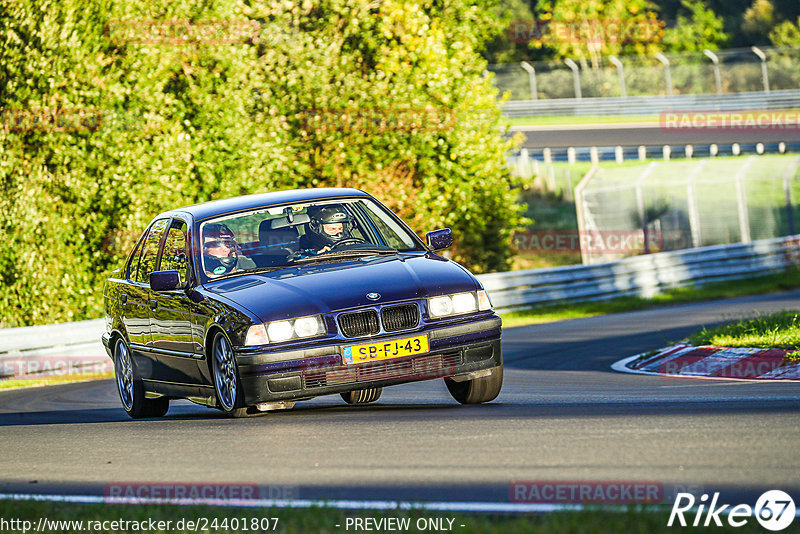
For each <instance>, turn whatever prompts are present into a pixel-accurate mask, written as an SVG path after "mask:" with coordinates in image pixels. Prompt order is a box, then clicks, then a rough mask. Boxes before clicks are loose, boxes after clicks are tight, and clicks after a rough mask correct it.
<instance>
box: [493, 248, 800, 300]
mask: <svg viewBox="0 0 800 534" xmlns="http://www.w3.org/2000/svg"><path fill="white" fill-rule="evenodd" d="M799 245H800V236H789V237H780V238H776V239H767V240H763V241H754V242H752V243H746V244H744V243H742V244H735V245H718V246H713V247H703V248H695V249H687V250H679V251H674V252H661V253H659V254H648V255H643V256H635V257H631V258H626V259H623V260H620V261H616V262H612V263H604V264H599V265H591V266H583V265H576V266H566V267H555V268H551V269H532V270H528V271H513V272H507V273H494V274H484V275H480V276H479V277H478V278H479V279H480V280H481V283H483V286H484V288H486V290H487V291H488V292H489V295H490V297H491V299H492V304H494V307H495V309H497V310H498V311H501V312H502V311H509V310H514V309H519V308H528V307H532V306H536V305H540V304H546V303H550V302H555V301H566V302H578V301H588V300H604V299H611V298H615V297H622V296H628V295H639V296H643V297H649V296H652V295H654V294H655V293H657V292H658V291H660V290H662V289H669V288H676V287H682V286H686V285H690V284H697V285H701V284H706V283H709V282H717V281H723V280H734V279H741V278H748V277H752V276H758V275H763V274H768V273H770V272H775V271H781V270H784V269H786V268H787V267H789V266H790V265H793V264H797V262H798V255H799V254H800V252H799V250H800V249H798V246H799Z"/></svg>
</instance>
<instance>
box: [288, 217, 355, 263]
mask: <svg viewBox="0 0 800 534" xmlns="http://www.w3.org/2000/svg"><path fill="white" fill-rule="evenodd" d="M309 217H310V219H311V220H310V221H309V222H308V224H307V225H306V233H305V234H303V236H302V237H300V248H301V249H307V250H312V251H314V252H316V253H317V254H322V253H324V252H328V251H329V250H331V249H332V248H333V247H334V246H336V244H337V243H339V242H342V241H343V240H345V239H353V238H352V236H351V234H350V230H351V228H352V220H353V219H352V217H351V216H350V214H349V213H347V212H346V211H345V210H344V209H343V208H342V207H340V206H322V207H320V208H316V209H314V208H311V209H309Z"/></svg>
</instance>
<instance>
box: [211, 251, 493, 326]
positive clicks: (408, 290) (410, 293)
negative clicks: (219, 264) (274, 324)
mask: <svg viewBox="0 0 800 534" xmlns="http://www.w3.org/2000/svg"><path fill="white" fill-rule="evenodd" d="M479 287H480V285H479V283H478V282H477V280H476V279H475V277H474V276H472V275H471V274H470V273H469V272H468V271H467V270H466V269H464V268H463V267H461V266H460V265H458V264H457V263H455V262H452V261H449V260H447V259H445V258H442V257H441V256H437V255H435V254H423V255H393V256H373V257H369V258H361V259H355V260H347V261H343V262H336V263H328V264H310V265H301V266H298V267H292V268H286V269H281V270H278V271H273V272H267V273H257V274H251V275H243V276H238V277H235V278H230V279H227V280H220V281H218V282H212V283H209V284H206V285H205V288H206V289H207V290H209V291H213V292H214V293H217V294H220V295H222V296H224V297H225V298H227V299H229V300H230V301H232V302H233V303H235V304H239V305H241V306H243V307H245V308H246V309H248V310H249V311H250V312H252V313H254V314H256V315H257V316H258V317H259V318H260V320H261V321H262V322H269V321H274V320H280V319H288V318H291V317H302V316H305V315H316V314H319V313H327V312H330V311H335V310H342V309H347V308H354V307H359V306H371V305H375V304H386V303H390V302H396V301H399V300H410V299H418V298H426V297H431V296H436V295H442V294H446V293H457V292H460V291H474V290H476V289H478V288H479ZM368 293H378V294H379V295H380V298H378V299H377V300H370V299H368V298H367V294H368Z"/></svg>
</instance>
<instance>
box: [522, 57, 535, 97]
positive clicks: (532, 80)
mask: <svg viewBox="0 0 800 534" xmlns="http://www.w3.org/2000/svg"><path fill="white" fill-rule="evenodd" d="M520 65H521V66H522V68H523V69H525V72H527V73H528V83H529V84H530V86H531V100H538V99H539V91H537V89H536V69H534V68H533V65H531V64H530V63H528V62H527V61H521V62H520Z"/></svg>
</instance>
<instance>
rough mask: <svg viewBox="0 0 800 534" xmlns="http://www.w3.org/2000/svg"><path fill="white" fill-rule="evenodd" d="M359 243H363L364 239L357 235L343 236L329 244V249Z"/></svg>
mask: <svg viewBox="0 0 800 534" xmlns="http://www.w3.org/2000/svg"><path fill="white" fill-rule="evenodd" d="M361 243H364V240H363V239H360V238H358V237H345V238H342V239H340V240H339V241H337V242H336V243H334V244H333V245H331V250H333V249H336V248H339V247H342V246H344V245H360V244H361Z"/></svg>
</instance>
